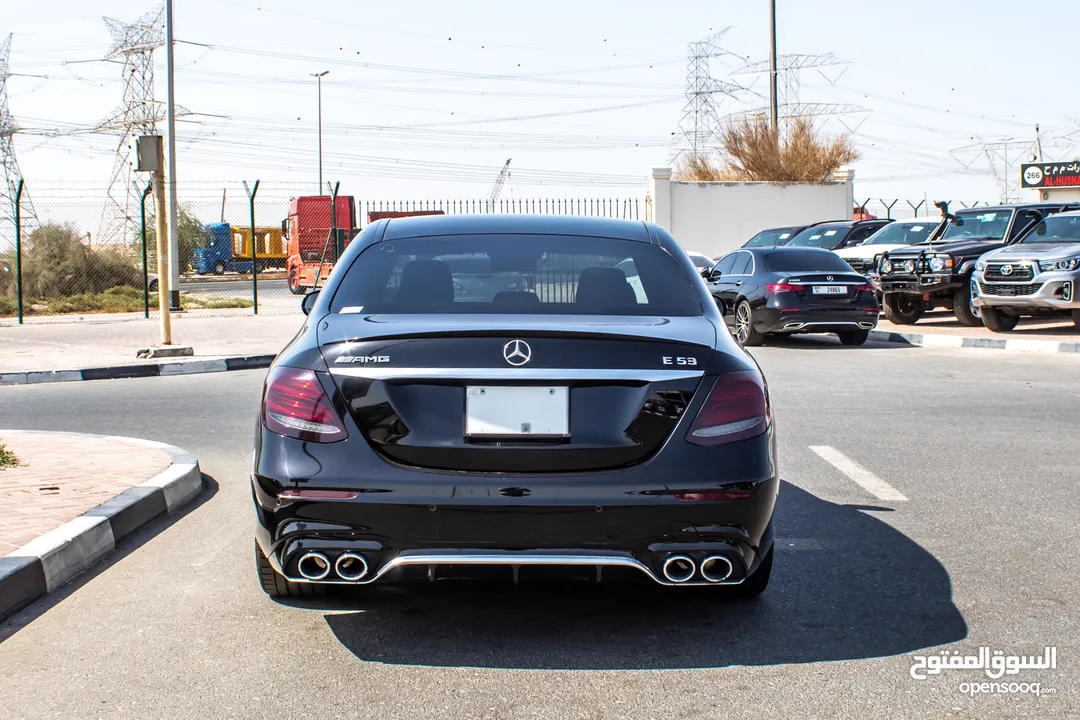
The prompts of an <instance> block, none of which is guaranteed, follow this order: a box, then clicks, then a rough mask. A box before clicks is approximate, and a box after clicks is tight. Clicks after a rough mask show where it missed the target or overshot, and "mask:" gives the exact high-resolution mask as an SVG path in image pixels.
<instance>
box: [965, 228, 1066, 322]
mask: <svg viewBox="0 0 1080 720" xmlns="http://www.w3.org/2000/svg"><path fill="white" fill-rule="evenodd" d="M972 280H973V281H974V282H972V283H971V304H972V305H974V306H975V307H977V308H979V310H980V311H981V313H982V319H983V323H984V324H985V325H986V327H988V328H990V329H991V330H993V331H994V332H1008V331H1009V330H1012V329H1013V328H1015V327H1016V323H1017V322H1019V320H1020V318H1021V317H1022V316H1025V315H1066V316H1068V315H1070V314H1071V315H1072V319H1073V322H1074V323H1076V325H1077V327H1080V297H1078V296H1077V291H1078V290H1080V211H1077V210H1073V211H1069V212H1062V213H1057V214H1056V215H1050V216H1048V217H1046V218H1045V219H1043V220H1042V221H1041V222H1039V223H1038V224H1037V225H1035V227H1033V228H1032V229H1031V230H1029V231H1028V232H1027V233H1025V234H1024V236H1023V237H1022V238H1021V239H1020V240H1019V242H1016V243H1014V244H1012V245H1008V246H1006V247H1003V248H1001V249H999V250H993V251H991V252H988V253H986V254H985V255H983V256H982V257H980V258H979V260H978V262H976V263H975V272H974V274H973V276H972Z"/></svg>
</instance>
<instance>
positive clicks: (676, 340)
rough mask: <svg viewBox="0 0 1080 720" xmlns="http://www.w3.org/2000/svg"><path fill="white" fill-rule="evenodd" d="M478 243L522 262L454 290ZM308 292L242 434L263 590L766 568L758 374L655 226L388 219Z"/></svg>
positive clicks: (493, 259)
mask: <svg viewBox="0 0 1080 720" xmlns="http://www.w3.org/2000/svg"><path fill="white" fill-rule="evenodd" d="M465 257H472V258H475V259H476V263H474V264H472V265H470V264H469V263H463V262H462V260H461V259H462V258H465ZM448 259H450V260H453V262H448ZM477 264H478V265H480V266H481V267H482V269H483V270H484V271H485V274H488V273H490V274H495V275H500V274H505V273H510V274H517V275H520V276H522V277H528V278H534V279H535V282H534V284H533V287H532V288H531V289H530V288H526V287H522V286H521V285H520V284H514V287H512V288H501V287H498V286H497V285H498V284H495V285H490V284H489V285H490V287H489V286H485V287H489V290H490V293H489V295H487V296H486V297H481V296H480V295H479V293H480V286H478V285H475V284H474V285H472V286H471V287H472V288H473V291H470V293H468V294H467V295H463V294H462V293H460V292H455V283H457V282H458V279H457V278H455V273H456V272H458V271H459V270H461V269H462V268H463V269H464V270H462V271H469V272H474V271H475V265H477ZM500 277H504V276H502V275H500ZM458 284H460V283H458ZM304 310H305V312H306V313H307V320H306V321H305V324H304V326H303V327H302V328H301V330H300V331H299V333H298V334H297V336H296V337H295V338H294V339H293V340H292V341H291V342H290V344H289V345H288V346H287V347H286V348H285V349H284V350H283V351H282V352H281V353H280V354H279V355H278V357H277V358H276V360H275V361H274V364H273V366H272V367H271V368H270V371H269V373H268V375H267V379H266V383H265V386H264V391H263V402H262V409H261V412H260V415H259V422H258V428H257V432H256V437H255V456H254V465H253V473H252V491H253V497H254V502H255V509H256V514H257V519H258V522H257V523H256V543H255V560H256V566H257V570H258V576H259V580H260V583H261V585H262V588H263V590H264V591H266V592H267V593H268V594H270V595H272V596H299V595H310V594H315V593H321V592H323V591H325V590H327V589H329V588H333V587H335V586H362V585H367V584H371V583H389V582H398V581H406V580H420V581H435V580H442V579H449V578H475V577H481V578H492V577H495V578H505V579H506V580H507V581H512V582H523V583H524V582H527V581H530V580H533V579H539V578H547V577H551V576H552V575H555V576H556V577H575V578H580V579H588V580H590V581H599V580H603V581H609V580H620V579H625V580H634V579H636V580H641V581H645V582H647V583H655V584H659V585H663V586H670V587H688V586H698V587H711V588H715V589H716V591H720V590H725V591H726V592H724V593H723V594H725V595H732V594H734V595H741V596H746V597H751V596H756V595H758V594H760V593H761V592H762V591H763V590H764V589H765V587H766V585H767V583H768V580H769V577H770V574H771V571H772V561H773V550H772V547H773V526H772V516H773V508H774V505H775V502H776V497H777V492H778V489H779V476H778V471H777V467H776V447H775V437H774V429H773V419H772V418H773V415H772V409H771V404H770V400H769V392H768V386H767V384H766V382H765V378H764V377H763V375H762V373H761V371H760V369H759V368H758V366H757V364H756V363H755V361H754V360H753V358H751V357H750V356H749V355H748V354H747V353H745V352H744V351H743V350H742V349H741V348H739V346H738V345H737V344H736V343H735V342H734V341H733V340H732V338H731V336H730V334H729V332H728V330H727V328H726V327H725V325H724V320H723V318H722V317H721V315H720V313H719V312H718V309H717V306H716V304H715V303H714V302H713V301H712V298H711V297H710V295H709V292H708V290H707V288H706V285H705V282H704V280H703V279H702V278H701V276H700V275H699V274H698V272H697V271H696V268H695V267H694V265H693V263H692V262H691V261H690V259H689V258H688V257H687V255H686V253H685V252H684V251H683V250H682V249H681V248H680V247H679V245H678V243H677V242H676V241H675V240H674V239H673V238H672V237H671V236H670V235H669V234H668V233H667V232H666V231H665V230H663V229H662V228H660V227H658V226H655V225H652V224H648V223H640V222H631V221H622V220H606V219H600V218H582V217H577V218H575V217H555V216H499V215H492V216H481V217H476V216H453V217H451V216H441V217H425V218H403V219H390V220H381V221H378V222H375V223H372V224H371V225H369V226H368V227H367V228H365V229H364V231H363V232H361V233H360V234H359V235H358V236H357V237H356V238H355V239H354V240H353V241H352V243H351V244H350V245H349V247H348V249H347V250H346V252H345V253H344V255H343V256H342V258H341V260H340V262H338V263H337V265H336V266H335V268H334V271H333V273H332V274H331V276H330V279H329V280H328V282H327V284H326V287H325V288H323V289H322V290H321V291H320V292H318V293H317V294H311V295H309V296H307V297H305V299H304Z"/></svg>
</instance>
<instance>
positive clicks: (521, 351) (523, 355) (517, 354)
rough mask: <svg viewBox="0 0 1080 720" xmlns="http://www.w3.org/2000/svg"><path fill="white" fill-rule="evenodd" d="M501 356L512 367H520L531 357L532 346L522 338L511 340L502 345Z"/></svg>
mask: <svg viewBox="0 0 1080 720" xmlns="http://www.w3.org/2000/svg"><path fill="white" fill-rule="evenodd" d="M503 357H504V358H506V362H508V363H510V364H511V365H513V366H514V367H520V366H522V365H524V364H525V363H527V362H529V360H530V359H532V348H531V347H529V343H527V342H525V341H524V340H511V341H510V342H508V343H506V344H505V345H503Z"/></svg>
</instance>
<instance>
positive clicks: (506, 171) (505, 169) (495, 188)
mask: <svg viewBox="0 0 1080 720" xmlns="http://www.w3.org/2000/svg"><path fill="white" fill-rule="evenodd" d="M512 159H513V158H507V160H506V162H505V163H503V166H502V170H500V171H499V177H497V178H495V184H494V185H492V186H491V194H490V195H488V207H490V208H491V209H492V210H494V209H495V201H496V200H498V199H499V193H501V192H502V189H503V185H505V184H506V178H507V177H509V175H510V160H512Z"/></svg>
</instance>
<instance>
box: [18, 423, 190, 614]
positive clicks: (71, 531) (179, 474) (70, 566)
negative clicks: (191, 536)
mask: <svg viewBox="0 0 1080 720" xmlns="http://www.w3.org/2000/svg"><path fill="white" fill-rule="evenodd" d="M13 432H20V431H18V430H0V434H2V433H13ZM34 432H37V431H34ZM49 434H51V435H86V434H89V433H52V432H51V433H49ZM95 437H103V438H105V439H108V440H122V441H124V442H129V443H136V444H139V445H146V446H148V447H153V448H157V449H159V450H161V451H163V452H165V453H166V454H168V455H169V456H170V457H171V458H172V465H170V466H169V467H167V468H165V470H163V471H162V472H160V473H158V474H157V475H155V476H154V477H152V478H150V479H149V480H147V481H146V482H144V483H142V484H141V485H136V486H135V487H133V488H130V489H128V490H125V491H124V492H122V493H120V494H119V495H117V496H116V497H114V498H112V499H110V500H106V501H105V502H103V503H101V504H100V505H98V506H97V507H95V508H93V509H91V510H89V511H88V512H86V513H85V514H83V515H81V516H79V517H77V518H75V519H74V520H72V521H70V522H67V523H64V524H63V525H61V526H60V527H58V528H56V529H55V530H52V531H50V532H47V533H45V534H44V535H42V536H40V537H38V538H35V539H33V540H31V541H30V542H28V543H27V544H26V545H23V546H22V547H21V548H19V549H18V550H16V551H15V552H13V553H11V554H10V555H8V556H7V557H3V558H0V622H2V621H4V620H6V619H7V618H9V617H11V616H12V615H14V614H15V613H17V612H18V611H19V610H22V609H23V608H25V607H26V606H27V605H30V604H31V603H33V602H36V601H38V600H40V599H41V598H43V597H45V596H46V595H48V594H49V593H51V592H54V591H55V590H56V589H57V588H59V587H60V586H61V585H63V584H64V583H66V582H67V581H68V580H70V579H71V578H73V577H75V576H76V575H78V574H79V573H81V572H82V571H84V570H86V569H87V568H89V567H90V566H92V565H93V564H94V563H96V562H98V561H99V560H101V559H102V558H103V557H105V556H106V555H108V554H109V553H110V552H112V551H113V549H115V547H116V544H117V543H118V542H120V541H121V540H123V539H124V538H126V537H128V536H129V535H131V534H132V533H134V532H136V531H137V530H139V529H141V528H142V527H144V526H145V525H146V524H147V523H149V522H151V521H153V520H156V519H157V518H159V517H162V516H163V515H168V514H171V513H173V512H175V511H176V510H177V509H178V508H180V507H182V506H184V505H186V504H187V503H189V502H191V501H192V500H194V499H195V498H196V497H197V496H198V495H199V493H201V492H202V473H201V472H200V470H199V461H198V459H196V457H195V456H194V455H192V454H191V453H189V452H187V451H186V450H181V449H180V448H178V447H174V446H172V445H166V444H164V443H159V442H154V441H152V440H141V439H139V438H128V437H115V436H95Z"/></svg>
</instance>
